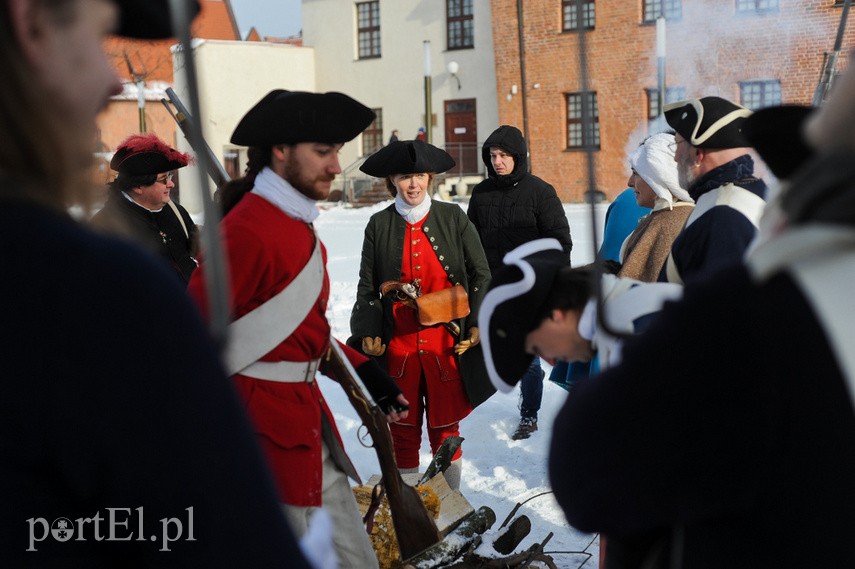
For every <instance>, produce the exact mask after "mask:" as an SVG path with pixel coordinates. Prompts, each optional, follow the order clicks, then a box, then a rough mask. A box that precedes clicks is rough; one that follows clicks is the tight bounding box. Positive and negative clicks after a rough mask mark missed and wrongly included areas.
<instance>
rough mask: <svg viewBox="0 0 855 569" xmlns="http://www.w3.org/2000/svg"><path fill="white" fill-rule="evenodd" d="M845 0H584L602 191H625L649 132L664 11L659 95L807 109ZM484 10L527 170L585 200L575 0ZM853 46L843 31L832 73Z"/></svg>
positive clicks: (502, 104) (523, 1) (502, 112)
mask: <svg viewBox="0 0 855 569" xmlns="http://www.w3.org/2000/svg"><path fill="white" fill-rule="evenodd" d="M842 5H843V2H842V0H583V7H584V11H583V14H582V18H581V24H582V25H583V26H585V29H586V32H587V33H586V35H585V41H586V43H587V47H588V50H587V51H588V83H589V89H590V91H591V92H592V93H593V98H594V108H595V115H596V118H595V121H596V124H595V126H594V129H593V133H592V136H591V137H588V138H591V139H592V140H593V142H594V144H595V145H597V144H598V145H599V146H598V149H597V150H596V151H595V152H594V165H595V166H594V167H595V177H596V183H597V189H598V190H599V191H602V192H603V193H605V194H606V195H607V196H608V197H609V198H613V197H614V196H615V195H616V194H617V193H618V192H620V191H621V190H622V189H623V188H625V187H626V186H625V184H626V179H627V177H628V174H629V170H628V167H627V163H626V156H627V154H628V151H629V150H631V149H632V148H634V147H635V146H636V145H637V144H638V143H639V142H640V141H641V140H642V139H643V138H644V137H645V136H647V134H648V133H650V132H651V131H653V132H655V130H653V129H655V128H656V127H655V125H653V124H651V119H654V118H655V117H656V116H657V115H658V114H659V113H658V88H657V59H656V51H655V50H656V25H655V21H656V18H657V17H658V16H659V14H660V10H662V9H664V11H665V15H666V18H667V25H666V36H667V50H666V91H665V92H666V102H670V101H674V100H680V99H684V98H690V97H701V96H705V95H719V96H722V97H725V98H728V99H730V100H733V101H735V102H739V103H741V104H743V105H745V106H746V107H749V108H752V109H756V108H760V107H764V106H769V105H775V104H781V103H801V104H810V102H811V99H812V97H813V93H814V90H815V88H816V85H817V83H818V80H819V78H820V72H821V68H822V65H823V60H824V53H825V52H828V51H831V50H832V48H833V46H834V41H835V37H836V34H837V29H838V25H839V23H840V18H841V12H842V10H841V8H842ZM491 8H492V12H493V43H494V46H495V53H496V88H497V93H498V102H499V117H500V122H501V123H504V124H513V125H516V126H518V127H519V128H520V129H521V130H523V129H524V126H526V125H527V131H528V140H529V150H530V152H531V167H532V172H533V173H534V174H536V175H538V176H540V177H541V178H543V179H545V180H547V181H548V182H550V183H551V184H553V185H554V186H555V188H556V189H557V190H558V194H559V196H560V197H561V199H562V200H563V201H571V202H572V201H581V200H583V199H584V192H585V191H586V190H587V173H586V155H585V152H584V151H582V148H583V147H582V145H583V143H585V142H586V141H585V140H584V139H585V138H586V137H585V136H583V134H584V133H583V132H582V127H581V123H580V117H579V109H580V102H581V96H580V91H581V84H580V83H581V81H580V77H579V53H578V46H579V40H580V38H579V34H578V26H577V23H579V22H577V17H576V11H575V1H574V0H493V2H492V6H491ZM520 11H521V13H522V18H521V20H522V31H523V33H522V36H523V42H524V46H525V57H524V58H521V57H520V49H519V37H520V35H521V34H520V24H519V22H520V18H518V14H519V12H520ZM853 46H855V30H853V29H852V27H851V26H848V27H847V30H846V34H845V35H844V40H843V45H842V48H843V49H842V53H841V54H840V59H839V61H838V65H837V69H838V71H839V70H842V69H843V68H845V65H846V61H847V57H846V55H847V52H848V50H849V49H851V48H852V47H853ZM521 63H522V65H521ZM521 68H522V69H523V70H524V73H525V82H524V83H525V85H523V81H522V79H521ZM523 88H525V90H524V91H523ZM523 94H525V112H524V110H523Z"/></svg>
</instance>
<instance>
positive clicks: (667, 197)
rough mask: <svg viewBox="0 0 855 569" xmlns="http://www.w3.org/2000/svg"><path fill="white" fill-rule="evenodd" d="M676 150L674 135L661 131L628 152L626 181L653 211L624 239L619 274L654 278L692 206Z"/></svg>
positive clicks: (650, 280) (632, 277)
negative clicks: (628, 171)
mask: <svg viewBox="0 0 855 569" xmlns="http://www.w3.org/2000/svg"><path fill="white" fill-rule="evenodd" d="M675 150H676V142H675V140H674V135H673V134H669V133H664V132H663V133H659V134H654V135H653V136H649V137H647V138H646V139H645V140H644V142H642V143H641V145H640V146H639V147H638V148H636V149H635V150H634V151H633V153H632V154H631V155H630V156H629V165H630V168H631V169H632V174H630V176H629V181H628V185H629V186H630V187H631V188H633V189H634V190H635V196H636V201H637V202H638V205H639V206H641V207H647V208H651V210H652V211H651V212H650V213H649V214H648V215H647V216H645V217H644V218H643V219H642V220H641V221H640V222H639V223H638V227H636V228H635V230H634V231H633V232H632V233H631V234H630V235H629V237H627V238H626V240H625V241H624V242H623V245H622V246H621V251H620V263H621V269H620V271H619V272H618V276H621V277H628V278H631V279H638V280H640V281H644V282H655V281H656V279H657V278H658V277H659V273H660V272H661V271H662V267H663V266H664V265H665V261H666V260H667V259H668V254H669V253H670V252H671V245H672V244H673V243H674V239H675V238H676V237H677V235H678V234H679V233H680V231H681V230H682V229H683V226H684V225H685V224H686V219H687V218H688V217H689V214H690V213H692V209H693V208H694V207H695V201H694V200H693V199H692V197H691V196H690V195H689V193H688V192H687V191H686V190H684V189H683V188H681V187H680V182H679V180H678V175H677V165H676V164H675V163H674V152H675Z"/></svg>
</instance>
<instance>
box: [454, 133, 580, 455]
mask: <svg viewBox="0 0 855 569" xmlns="http://www.w3.org/2000/svg"><path fill="white" fill-rule="evenodd" d="M481 159H482V160H483V161H484V165H485V166H486V167H487V174H488V177H487V179H486V180H484V181H482V182H480V183H479V184H478V185H477V186H475V188H473V190H472V197H471V199H470V201H469V209H468V211H467V214H468V216H469V219H470V220H472V223H473V224H474V225H475V228H476V229H477V230H478V235H479V236H480V237H481V243H482V244H483V245H484V253H485V254H486V255H487V263H489V265H490V271H491V272H493V271H495V270H497V269H499V268H501V267H502V266H503V263H502V258H503V257H504V256H505V254H506V253H508V252H509V251H511V250H513V249H515V248H516V247H518V246H519V245H522V244H523V243H528V242H529V241H534V240H535V239H541V238H544V237H552V238H554V239H556V240H557V241H558V242H559V243H560V244H561V248H562V250H563V251H564V255H565V256H566V257H567V263H568V264H569V263H570V250H571V249H572V248H573V241H572V240H571V238H570V225H569V223H568V222H567V214H566V213H565V212H564V206H563V205H562V204H561V201H560V200H559V199H558V194H557V193H556V192H555V188H553V187H552V186H551V185H549V184H548V183H546V182H544V181H543V180H541V179H540V178H538V177H537V176H535V175H533V174H530V173H529V171H528V151H527V147H526V143H525V139H524V138H523V135H522V133H521V132H520V130H519V129H518V128H516V127H513V126H508V125H503V126H500V127H499V128H497V129H496V130H495V131H493V133H492V134H490V136H489V137H487V140H486V141H485V142H484V146H483V147H482V149H481ZM544 375H545V373H544V371H543V369H542V368H541V367H540V359H539V358H537V357H535V358H534V359H533V360H532V362H531V365H530V366H529V369H528V370H527V371H526V372H525V375H524V376H523V377H522V381H521V382H520V392H521V403H520V422H519V424H518V425H517V428H516V429H515V430H514V432H513V433H512V434H511V438H512V439H514V440H519V439H527V438H528V437H530V436H531V434H532V433H534V432H535V431H536V430H537V412H538V411H539V410H540V404H541V399H542V398H543V378H544Z"/></svg>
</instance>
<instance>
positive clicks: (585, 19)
mask: <svg viewBox="0 0 855 569" xmlns="http://www.w3.org/2000/svg"><path fill="white" fill-rule="evenodd" d="M571 18H572V20H571ZM575 20H576V0H561V33H574V32H578V31H579V23H578V22H576V21H575ZM582 23H583V24H584V27H585V29H586V30H593V29H595V27H596V25H597V3H596V0H583V6H582Z"/></svg>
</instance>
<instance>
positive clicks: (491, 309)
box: [478, 238, 569, 393]
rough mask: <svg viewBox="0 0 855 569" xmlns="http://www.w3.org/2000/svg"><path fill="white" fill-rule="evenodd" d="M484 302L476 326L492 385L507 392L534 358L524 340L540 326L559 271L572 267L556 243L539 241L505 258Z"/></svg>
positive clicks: (494, 275) (554, 241)
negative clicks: (484, 331) (541, 316)
mask: <svg viewBox="0 0 855 569" xmlns="http://www.w3.org/2000/svg"><path fill="white" fill-rule="evenodd" d="M502 261H503V263H504V266H502V267H501V268H500V269H499V270H497V271H496V272H495V273H494V274H493V279H492V281H491V282H490V290H489V291H487V294H486V295H485V296H484V300H483V301H482V302H481V308H480V310H479V311H478V322H479V324H480V326H481V330H486V332H487V333H486V334H484V333H483V332H482V335H481V342H482V343H483V345H484V362H485V363H486V364H487V374H488V375H489V376H490V381H491V382H493V385H494V386H495V387H496V389H498V390H499V391H503V392H506V393H507V392H508V391H510V390H511V389H513V387H514V386H515V385H516V384H517V382H519V380H520V379H521V378H522V376H523V375H524V374H525V371H526V369H528V367H529V366H530V365H531V362H532V360H533V359H534V356H533V355H532V354H527V353H525V338H526V336H527V335H528V333H529V332H531V331H532V330H534V329H535V328H537V326H538V325H539V324H540V322H539V317H540V314H541V311H542V307H543V306H544V303H545V302H546V300H547V297H548V296H549V291H550V289H551V288H552V285H553V283H554V282H555V277H556V275H558V272H559V271H560V270H561V269H562V268H564V267H567V266H569V262H568V259H567V255H566V253H564V252H563V250H562V249H561V244H560V243H559V242H558V240H557V239H552V238H548V239H537V240H535V241H529V242H528V243H525V244H523V245H520V246H519V247H517V248H516V249H514V250H513V251H511V252H509V253H508V254H507V255H505V257H504V259H503V260H502Z"/></svg>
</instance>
